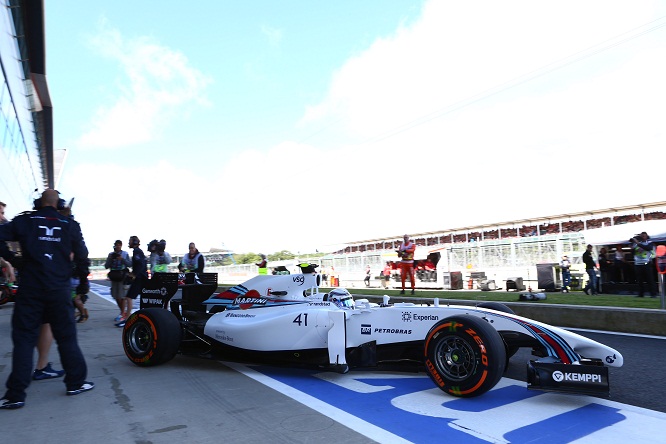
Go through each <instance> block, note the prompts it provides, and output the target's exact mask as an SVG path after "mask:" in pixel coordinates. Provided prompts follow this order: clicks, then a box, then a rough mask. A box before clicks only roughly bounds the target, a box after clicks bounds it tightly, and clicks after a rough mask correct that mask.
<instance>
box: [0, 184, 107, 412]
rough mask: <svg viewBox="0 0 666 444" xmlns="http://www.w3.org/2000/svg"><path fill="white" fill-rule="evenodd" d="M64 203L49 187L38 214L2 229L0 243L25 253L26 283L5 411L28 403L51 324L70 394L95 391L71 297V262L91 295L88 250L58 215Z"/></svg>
mask: <svg viewBox="0 0 666 444" xmlns="http://www.w3.org/2000/svg"><path fill="white" fill-rule="evenodd" d="M59 201H60V199H59V196H58V192H57V191H55V190H52V189H47V190H45V191H44V192H43V193H42V196H41V198H40V199H38V200H37V201H36V202H35V208H37V211H34V212H26V213H22V214H20V215H18V216H16V217H15V218H14V219H13V220H12V221H11V222H9V223H8V224H3V225H0V241H18V242H19V245H20V247H21V254H22V263H21V264H20V267H19V273H20V275H21V285H20V286H19V289H18V294H17V297H16V302H15V303H14V312H13V315H12V340H13V343H14V348H13V352H12V371H11V374H10V375H9V378H8V379H7V382H6V386H7V391H6V392H5V395H4V396H3V398H2V399H1V400H0V409H17V408H21V407H23V406H24V405H25V399H26V389H27V388H28V386H29V385H30V381H31V379H32V375H33V368H32V364H33V353H34V349H35V346H36V345H37V340H38V338H39V334H40V329H41V328H42V324H43V323H49V324H50V325H51V330H52V332H53V336H54V337H55V339H56V341H57V343H58V352H59V353H60V360H61V363H62V365H63V368H64V370H65V377H64V383H65V386H66V394H67V395H78V394H80V393H83V392H86V391H89V390H92V389H93V388H94V387H95V384H94V383H92V382H88V381H86V380H85V378H86V376H87V373H88V368H87V365H86V361H85V358H84V357H83V353H82V352H81V348H80V347H79V344H78V341H77V337H76V334H77V332H76V323H75V321H74V309H73V306H72V297H71V293H70V278H71V276H72V261H73V262H74V264H75V265H76V270H77V274H78V276H79V279H80V283H79V289H78V290H77V293H79V294H87V293H88V288H89V285H88V271H89V270H88V249H87V247H86V244H85V242H84V240H83V235H82V234H81V228H80V226H79V225H78V223H73V222H72V220H71V219H70V218H68V217H66V216H63V215H61V214H59V213H58V210H57V208H58V205H59ZM70 255H73V257H72V256H70Z"/></svg>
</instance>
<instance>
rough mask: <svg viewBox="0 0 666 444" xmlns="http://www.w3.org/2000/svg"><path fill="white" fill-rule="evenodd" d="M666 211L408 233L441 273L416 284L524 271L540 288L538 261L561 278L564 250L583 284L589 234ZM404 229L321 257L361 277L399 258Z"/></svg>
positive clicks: (662, 206) (499, 278) (663, 218)
mask: <svg viewBox="0 0 666 444" xmlns="http://www.w3.org/2000/svg"><path fill="white" fill-rule="evenodd" d="M665 211H666V202H655V203H649V204H639V205H631V206H625V207H617V208H606V209H601V210H592V211H587V212H580V213H571V214H560V215H554V216H547V217H539V218H534V219H519V220H514V221H508V222H501V223H495V224H485V225H478V226H469V227H460V228H454V229H446V230H442V231H437V232H426V233H410V236H411V237H412V239H413V240H414V242H415V243H416V245H417V250H416V254H415V259H416V260H417V261H418V260H426V259H430V260H431V261H432V262H433V263H434V264H435V265H436V267H437V279H436V280H434V281H429V282H428V281H421V282H418V281H417V287H422V288H443V287H446V282H445V280H446V279H443V276H446V275H447V274H450V273H460V274H461V280H462V282H464V284H465V287H466V288H469V287H472V288H478V287H479V285H481V283H482V281H483V280H488V281H490V280H493V281H495V283H496V285H497V287H501V288H506V282H507V280H513V279H512V278H514V277H520V278H521V280H522V281H523V282H524V283H525V286H526V287H530V286H531V287H532V288H534V289H537V288H539V279H538V273H539V270H538V269H539V268H544V267H543V266H542V267H538V266H537V265H548V264H550V265H553V279H554V280H557V279H558V278H559V270H558V269H557V267H555V266H554V264H557V263H559V261H560V258H561V257H562V255H564V254H567V255H568V256H569V258H570V259H571V260H572V262H573V263H574V267H573V269H574V273H575V275H576V276H577V277H579V278H580V285H582V284H583V282H582V280H583V278H584V273H583V272H584V267H583V266H582V261H581V256H582V254H583V252H584V251H585V246H586V245H587V243H589V242H588V241H587V240H586V236H588V235H589V234H591V233H593V232H595V233H596V232H599V231H600V230H601V231H603V230H605V229H610V228H611V227H614V226H618V225H627V226H628V227H634V225H635V230H634V231H637V232H640V231H642V230H640V229H639V227H640V225H641V223H644V222H646V221H657V222H656V225H653V226H656V227H660V228H661V227H662V226H663V227H666V212H665ZM662 224H663V225H662ZM659 231H661V232H666V230H659ZM403 234H404V233H401V234H400V235H398V236H395V237H391V238H380V239H369V240H363V241H357V242H350V243H348V244H347V246H346V247H345V248H344V249H342V250H340V251H337V252H336V253H334V254H332V255H329V256H326V257H324V258H322V260H321V266H322V267H323V268H329V269H334V270H335V271H336V273H338V274H340V276H341V279H340V280H341V281H342V283H343V285H344V282H345V280H348V281H352V282H355V281H357V280H359V277H360V276H361V275H362V273H363V270H364V268H365V266H366V265H370V267H371V269H372V270H373V272H376V274H379V271H380V270H381V269H382V268H383V266H384V264H385V263H386V262H387V261H397V260H398V258H397V255H396V254H395V249H397V248H398V246H399V245H400V241H401V240H402V235H403ZM648 234H649V233H648ZM653 235H654V233H653ZM613 247H615V245H613ZM345 278H347V279H345ZM392 283H393V285H394V286H397V284H398V282H397V281H395V280H393V281H392Z"/></svg>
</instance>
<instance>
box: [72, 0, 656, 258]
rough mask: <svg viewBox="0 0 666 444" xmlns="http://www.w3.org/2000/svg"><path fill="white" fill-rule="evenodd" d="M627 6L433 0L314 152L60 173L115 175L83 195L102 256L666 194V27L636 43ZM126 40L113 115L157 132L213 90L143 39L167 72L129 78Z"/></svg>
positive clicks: (276, 245)
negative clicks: (664, 187)
mask: <svg viewBox="0 0 666 444" xmlns="http://www.w3.org/2000/svg"><path fill="white" fill-rule="evenodd" d="M623 5H624V3H621V2H620V3H618V2H607V1H603V2H583V3H580V2H558V3H552V4H544V3H543V2H533V1H515V2H500V3H498V2H474V3H465V2H462V3H461V2H443V1H434V2H429V3H427V4H426V5H425V7H424V10H423V14H422V17H421V18H420V19H419V20H417V21H414V22H411V24H410V25H409V26H403V27H400V28H398V29H397V30H396V32H395V33H394V34H393V35H391V36H388V37H384V38H379V39H377V40H376V41H374V42H373V43H372V44H371V45H370V46H368V47H367V48H366V49H364V50H363V51H360V52H359V53H357V54H355V55H354V56H353V57H351V58H350V59H349V60H347V62H346V63H344V64H343V65H341V66H340V67H339V68H338V69H337V70H336V71H335V72H334V73H332V74H331V81H330V86H329V88H328V91H327V92H326V93H325V94H323V95H322V97H324V99H323V100H321V101H320V102H318V103H312V104H310V105H309V106H308V107H307V109H304V112H303V116H302V118H301V119H300V121H299V122H295V123H294V125H295V126H299V129H300V131H305V132H307V130H308V129H311V130H312V136H311V137H307V138H305V139H303V138H300V139H298V140H305V141H307V143H299V142H297V141H295V140H296V139H297V138H296V137H294V140H284V141H282V142H281V143H278V144H275V145H273V146H270V147H269V148H265V149H264V148H256V149H253V150H246V151H244V152H242V153H241V154H238V155H235V156H234V157H231V159H230V160H229V161H228V162H227V163H225V164H223V165H220V167H219V169H218V172H217V173H216V175H215V176H214V177H206V176H201V175H199V174H197V173H196V172H193V171H189V170H187V169H186V168H185V167H184V165H182V164H179V163H178V162H177V161H175V160H173V161H169V160H166V161H164V162H162V163H160V164H159V165H157V166H149V167H141V168H139V167H133V166H132V167H129V168H127V167H121V165H119V164H118V165H114V164H105V165H103V166H100V165H85V166H83V165H82V166H80V167H79V168H76V169H75V171H72V172H70V174H68V177H67V178H65V179H66V180H71V178H72V177H77V178H78V179H77V180H79V179H81V180H84V183H86V182H88V181H89V182H90V183H98V184H99V183H100V181H102V180H106V178H107V177H108V180H109V181H111V182H110V184H109V185H105V186H96V187H94V188H93V187H91V188H90V189H81V190H80V192H79V191H77V196H76V206H77V207H78V206H79V205H80V207H79V208H75V213H77V214H81V215H82V216H84V217H85V218H86V219H87V220H82V221H81V222H82V225H83V228H84V234H85V235H86V237H87V239H88V238H90V243H91V244H94V245H97V244H98V243H99V244H100V245H101V247H96V248H100V249H102V250H103V251H106V250H107V249H110V246H111V243H112V241H113V240H114V239H116V238H118V237H120V238H122V239H123V240H126V239H125V238H126V237H128V236H129V235H132V234H136V235H138V236H139V237H140V238H141V239H142V240H144V238H145V240H146V242H147V241H148V240H150V239H152V238H164V239H166V240H167V242H168V248H167V250H169V251H170V252H184V251H185V248H186V246H187V243H188V242H190V241H194V242H196V243H197V245H198V246H199V248H200V249H201V250H202V251H206V250H207V249H209V248H210V247H214V246H221V244H222V243H224V244H225V245H226V246H228V247H230V248H232V249H234V250H236V251H238V252H249V251H253V252H263V253H271V252H274V251H278V250H282V249H289V250H291V251H294V252H297V251H301V252H311V251H314V250H315V249H319V250H320V251H326V250H327V249H328V248H327V247H328V246H330V245H333V244H339V243H341V242H348V241H355V240H356V241H359V240H363V239H372V238H378V237H384V236H396V237H399V236H400V235H402V234H404V233H419V232H424V231H435V230H446V229H452V228H456V227H464V226H469V225H477V224H486V223H498V222H504V221H510V220H516V219H521V218H528V217H545V216H549V215H557V214H563V213H567V212H575V211H585V210H591V209H601V208H607V207H611V206H614V205H631V204H639V203H647V202H656V201H659V200H663V196H661V194H660V191H659V188H658V187H636V186H635V184H636V183H637V181H640V180H641V178H642V177H646V176H647V177H650V175H651V170H650V166H651V165H652V164H654V160H655V159H661V157H663V156H661V150H662V147H663V144H664V132H663V129H662V128H663V124H662V122H663V121H664V120H665V119H666V110H665V109H664V107H663V106H662V104H663V103H664V101H666V86H665V84H664V82H663V80H662V79H663V78H666V66H664V64H663V63H662V60H663V57H661V48H662V47H663V35H662V34H660V35H657V34H656V33H655V34H648V35H645V36H642V37H637V36H638V35H639V33H640V29H639V25H641V24H643V23H647V22H649V21H651V20H653V18H652V16H651V12H652V11H651V10H650V9H649V7H644V8H634V7H632V8H626V7H624V6H623ZM632 29H636V30H637V31H635V32H633V33H631V32H630V33H629V34H626V32H627V31H631V30H632ZM621 35H623V36H624V37H632V38H631V39H630V40H627V41H625V42H622V43H618V42H620V40H621V39H620V40H618V39H617V36H621ZM110 36H111V37H113V36H114V34H113V33H111V34H110ZM624 37H623V38H624ZM634 37H635V38H634ZM114 39H115V40H117V42H115V43H114V42H113V41H112V42H111V43H110V44H109V45H108V46H105V47H104V48H107V49H108V50H113V51H116V53H115V54H116V55H115V58H116V59H118V60H122V61H123V63H122V65H123V66H124V67H125V69H126V72H127V75H128V77H129V78H131V79H132V82H131V87H130V88H128V90H127V91H126V92H124V93H123V94H122V97H121V99H124V101H123V100H118V101H117V102H116V103H115V104H114V107H113V109H115V110H117V112H116V114H113V113H110V112H109V113H105V114H104V116H106V117H107V118H110V117H109V116H112V115H116V116H117V117H116V118H117V119H118V120H121V119H122V118H123V117H124V113H125V112H126V113H133V110H134V108H137V107H145V108H146V110H142V115H143V114H147V115H149V116H152V117H151V118H150V119H148V120H149V122H148V123H146V124H145V125H144V124H142V125H140V126H141V128H144V127H146V126H148V127H150V124H151V122H154V121H155V119H154V117H156V115H157V113H162V112H163V111H164V108H166V109H167V110H169V108H170V107H172V104H174V103H186V104H187V103H192V102H194V101H196V100H199V99H200V98H201V97H200V96H201V94H202V92H203V88H204V86H205V83H206V82H205V81H202V79H201V75H200V74H199V73H198V72H197V71H196V70H192V69H190V68H187V64H186V62H185V61H184V58H182V57H179V56H178V53H171V52H170V51H168V50H167V52H168V53H171V58H169V60H174V61H173V62H170V63H169V64H175V65H178V64H179V63H180V65H181V66H183V69H181V70H176V71H175V72H172V71H169V70H167V71H164V70H163V69H162V68H160V66H162V62H163V63H166V62H164V59H163V58H162V57H158V56H157V55H156V54H155V52H159V51H157V49H156V48H158V47H157V46H155V45H154V44H148V43H147V42H146V41H144V40H143V39H136V40H134V41H133V42H134V43H133V44H134V45H135V46H137V47H139V46H140V47H141V48H144V49H145V51H146V52H145V54H147V55H148V56H147V58H148V59H151V60H157V61H160V62H161V63H149V64H147V66H143V67H134V68H132V67H131V66H129V65H132V63H133V62H130V61H136V59H135V58H134V57H131V55H130V54H134V53H137V52H138V50H137V51H134V52H133V51H128V49H131V48H133V47H134V46H133V45H130V44H129V43H127V42H125V43H122V39H120V37H119V36H116V37H113V38H112V39H111V40H114ZM653 40H654V41H653ZM119 42H120V43H119ZM138 42H142V44H139V43H138ZM121 43H122V44H121ZM616 43H618V44H616ZM121 49H122V51H121ZM161 51H162V52H164V48H162V50H161ZM142 54H143V52H142ZM144 58H145V57H144ZM184 72H188V73H190V74H192V76H191V77H188V76H185V75H184V74H183V73H184ZM184 78H186V79H191V80H189V81H185V80H183V79H184ZM172 79H180V80H177V81H176V80H174V81H175V82H176V86H177V87H176V88H173V89H172V88H170V87H168V86H169V85H172ZM153 83H155V84H156V85H159V87H155V86H153ZM192 85H196V86H192ZM138 86H141V88H139V89H137V87H138ZM146 89H147V90H150V92H151V93H152V94H151V95H149V96H148V98H149V99H150V100H146V101H145V103H144V102H142V101H140V100H139V99H140V98H144V95H143V91H144V90H146ZM174 91H175V92H174ZM179 91H180V92H179ZM179 101H180V102H179ZM154 102H158V103H159V104H160V106H159V107H155V109H152V108H150V105H151V104H152V103H154ZM121 106H124V107H125V108H124V110H125V111H123V112H121V111H120V107H121ZM173 106H175V105H173ZM171 109H173V108H171ZM167 114H168V113H167ZM132 115H133V119H134V120H140V119H142V116H139V115H134V114H132ZM160 117H162V116H160ZM103 121H104V122H106V121H105V120H103ZM152 125H155V124H154V123H153V124H152ZM150 128H153V129H154V128H155V126H153V127H150ZM136 131H139V129H136ZM151 131H153V130H150V131H147V135H146V136H145V137H150V133H151ZM301 134H302V133H301ZM115 136H116V134H115V133H113V132H109V133H108V136H107V137H109V138H113V137H115ZM332 141H344V142H339V143H338V142H336V143H333V142H332ZM258 146H260V145H258ZM632 161H633V162H636V164H637V165H638V166H636V167H635V169H632V170H627V168H626V167H627V165H634V164H632V163H631V162H632ZM644 175H645V176H644ZM156 178H167V183H165V184H162V183H161V182H160V181H156ZM116 185H118V186H117V187H116ZM70 188H71V189H73V187H70ZM639 188H640V189H639ZM119 189H131V190H132V191H131V192H130V193H119V192H118V190H119ZM137 190H138V191H137ZM107 206H108V207H107ZM82 210H85V211H82ZM144 243H145V242H144ZM172 246H173V247H172ZM104 254H105V253H104Z"/></svg>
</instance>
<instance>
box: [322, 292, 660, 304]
mask: <svg viewBox="0 0 666 444" xmlns="http://www.w3.org/2000/svg"><path fill="white" fill-rule="evenodd" d="M328 290H329V289H327V288H321V291H328ZM348 290H350V293H353V294H354V295H364V294H366V295H373V296H381V295H388V296H391V297H399V296H401V295H400V290H382V289H375V288H367V289H366V288H352V289H348ZM406 293H407V294H406V295H405V296H411V295H410V294H409V291H407V292H406ZM414 297H422V298H428V299H432V298H439V299H440V300H445V299H448V300H467V301H479V302H482V301H497V302H519V301H518V297H519V293H518V292H514V291H511V292H508V291H502V290H497V291H479V290H476V291H468V290H418V289H417V290H416V292H415V294H414ZM530 303H533V304H568V305H589V306H596V307H602V306H603V307H621V308H647V309H660V308H661V299H660V298H659V297H658V296H657V297H656V298H651V297H649V296H648V297H643V298H639V297H636V296H635V295H617V294H604V295H598V296H588V295H586V294H585V293H583V292H582V291H574V292H571V293H559V292H557V293H555V292H553V293H546V300H544V301H530Z"/></svg>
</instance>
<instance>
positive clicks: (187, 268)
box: [178, 242, 206, 273]
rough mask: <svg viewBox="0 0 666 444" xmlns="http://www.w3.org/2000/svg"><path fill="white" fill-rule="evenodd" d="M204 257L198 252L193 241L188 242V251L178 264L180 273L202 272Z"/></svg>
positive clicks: (204, 263) (204, 262)
mask: <svg viewBox="0 0 666 444" xmlns="http://www.w3.org/2000/svg"><path fill="white" fill-rule="evenodd" d="M205 265H206V259H205V258H204V255H203V254H201V253H199V250H197V246H196V245H195V244H194V242H190V245H189V246H188V253H187V254H186V255H185V256H183V260H182V261H180V264H178V270H179V271H180V272H181V273H203V271H204V266H205Z"/></svg>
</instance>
